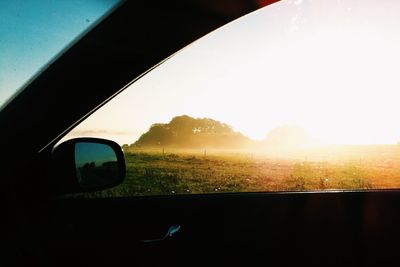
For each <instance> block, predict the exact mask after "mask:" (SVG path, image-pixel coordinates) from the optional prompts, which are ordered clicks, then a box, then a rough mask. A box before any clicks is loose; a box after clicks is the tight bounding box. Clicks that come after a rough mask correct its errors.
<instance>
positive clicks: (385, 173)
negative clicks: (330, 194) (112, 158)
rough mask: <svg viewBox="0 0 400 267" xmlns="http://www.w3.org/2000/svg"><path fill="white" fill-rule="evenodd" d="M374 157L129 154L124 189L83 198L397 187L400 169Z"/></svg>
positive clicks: (188, 152)
mask: <svg viewBox="0 0 400 267" xmlns="http://www.w3.org/2000/svg"><path fill="white" fill-rule="evenodd" d="M396 151H397V150H396ZM350 152H351V153H347V154H349V155H353V154H354V150H351V151H350ZM309 154H310V153H309ZM375 154H376V153H375ZM375 154H374V153H369V154H368V157H364V158H363V159H360V158H359V155H358V154H357V156H356V157H345V156H343V155H341V156H340V158H336V159H334V158H332V159H329V160H327V159H326V158H324V159H323V160H318V158H316V157H312V156H311V157H310V158H311V159H310V160H304V158H305V157H304V155H302V156H299V155H297V159H296V158H287V159H285V158H272V157H268V156H265V155H264V156H260V155H256V156H253V154H250V153H244V152H242V153H240V152H232V151H230V152H218V151H213V152H212V153H210V151H208V152H207V153H206V154H204V151H200V150H199V151H191V150H171V151H169V152H164V153H163V152H161V151H160V150H150V149H148V150H143V149H142V150H139V149H136V150H134V149H131V150H129V151H126V152H125V160H126V165H127V175H126V179H125V181H124V183H123V184H122V185H120V186H117V187H115V188H112V189H108V190H104V191H102V192H95V193H90V194H84V195H85V196H89V197H119V196H142V195H173V194H200V193H220V192H264V191H273V192H277V191H310V190H352V189H374V188H376V189H381V188H400V165H399V164H398V163H397V161H395V160H388V159H387V157H385V160H383V159H382V158H379V157H376V155H375ZM310 155H311V154H310ZM393 155H397V154H393ZM393 155H392V156H393ZM364 156H365V155H364ZM298 158H303V159H302V160H299V159H298ZM355 158H358V159H357V160H356V159H355ZM396 160H397V158H396Z"/></svg>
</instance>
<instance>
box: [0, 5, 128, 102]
mask: <svg viewBox="0 0 400 267" xmlns="http://www.w3.org/2000/svg"><path fill="white" fill-rule="evenodd" d="M119 2H121V1H119V0H88V1H81V0H68V1H53V0H2V1H0V69H1V72H0V108H1V107H2V106H3V105H4V104H5V103H6V102H7V100H8V99H9V98H10V97H11V96H12V95H13V94H15V93H16V92H17V91H18V89H19V88H21V87H23V86H24V84H25V83H28V82H29V80H30V79H33V77H35V76H36V75H37V74H38V73H40V72H41V71H43V70H44V69H45V68H46V67H47V65H48V64H49V62H51V61H52V60H53V59H54V58H56V57H57V55H59V54H60V53H62V52H61V51H63V50H64V49H66V48H67V47H69V46H70V44H71V43H72V42H74V40H76V39H79V36H81V35H82V34H83V33H84V32H85V31H86V30H88V29H89V28H91V27H93V26H94V25H95V24H96V23H98V22H99V20H101V19H102V18H103V17H104V16H105V15H106V14H108V12H109V11H110V10H112V9H113V8H114V7H115V6H116V5H117V4H118V3H119Z"/></svg>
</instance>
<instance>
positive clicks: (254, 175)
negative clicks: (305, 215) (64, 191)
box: [64, 0, 400, 196]
mask: <svg viewBox="0 0 400 267" xmlns="http://www.w3.org/2000/svg"><path fill="white" fill-rule="evenodd" d="M399 11H400V3H399V2H398V1H357V0H351V1H315V0H304V1H301V0H296V1H281V2H278V3H276V4H273V5H271V6H268V7H266V8H263V9H260V10H258V11H256V12H254V13H252V14H250V15H247V16H245V17H242V18H240V19H238V20H236V21H234V22H232V23H230V24H228V25H226V26H224V27H222V28H220V29H218V30H216V31H214V32H212V33H210V34H208V35H207V36H205V37H204V38H202V39H200V40H198V41H196V42H194V43H193V44H191V45H190V46H188V47H186V48H185V49H183V50H181V51H179V52H178V53H177V54H176V55H174V56H173V57H172V58H170V59H169V60H167V61H165V62H164V63H163V64H161V65H160V66H158V67H157V68H155V69H154V70H152V71H151V72H149V73H148V74H146V75H145V76H143V77H142V78H140V79H139V80H137V81H136V82H134V83H133V84H131V85H130V86H129V87H128V88H127V89H126V90H124V91H123V92H121V93H120V94H119V95H118V96H116V97H115V98H114V99H112V100H111V101H110V102H109V103H107V104H106V105H104V106H103V107H102V108H100V109H99V110H98V111H96V112H95V113H94V114H92V115H91V116H90V117H89V118H88V119H86V120H85V121H83V122H82V123H81V124H80V125H78V126H77V127H76V128H75V129H74V130H73V131H71V132H70V133H69V134H68V135H67V136H66V137H65V138H64V140H65V139H69V138H73V137H77V136H80V137H81V136H87V137H100V138H107V139H112V140H114V141H116V142H119V143H120V145H121V146H122V148H123V149H124V153H125V157H126V163H127V178H126V181H125V183H124V184H123V185H121V186H119V187H116V188H114V189H110V190H106V191H103V192H97V193H94V194H92V196H135V195H159V194H191V193H218V192H277V191H313V190H354V189H356V190H359V189H362V190H365V189H393V188H399V187H400V162H399V160H400V124H399V123H398V120H397V116H398V114H399V111H400V105H398V99H399V97H398V88H399V86H400V80H399V78H398V75H397V65H398V62H400V52H399V49H398V47H399V45H400V27H398V26H399V22H400V21H399V20H400V16H398V14H399Z"/></svg>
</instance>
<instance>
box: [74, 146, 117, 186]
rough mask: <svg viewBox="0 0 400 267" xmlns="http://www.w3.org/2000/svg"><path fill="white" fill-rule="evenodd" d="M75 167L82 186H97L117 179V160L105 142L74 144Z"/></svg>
mask: <svg viewBox="0 0 400 267" xmlns="http://www.w3.org/2000/svg"><path fill="white" fill-rule="evenodd" d="M75 167H76V173H77V179H78V182H79V184H80V185H81V186H82V187H99V186H105V185H110V184H113V183H115V182H116V181H117V180H118V172H119V169H118V160H117V156H116V153H115V151H114V150H113V149H112V147H110V146H108V145H106V144H98V143H90V142H78V143H76V144H75Z"/></svg>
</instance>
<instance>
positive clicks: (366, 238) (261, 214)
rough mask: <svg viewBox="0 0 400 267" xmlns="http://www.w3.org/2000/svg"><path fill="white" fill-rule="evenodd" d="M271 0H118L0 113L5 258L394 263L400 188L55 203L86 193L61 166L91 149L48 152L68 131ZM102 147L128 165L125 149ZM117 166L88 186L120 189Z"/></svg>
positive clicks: (34, 261)
mask: <svg viewBox="0 0 400 267" xmlns="http://www.w3.org/2000/svg"><path fill="white" fill-rule="evenodd" d="M274 2H276V1H274V0H271V1H268V0H267V1H256V0H254V1H253V0H250V1H246V0H234V1H228V0H222V1H208V0H206V1H200V0H195V1H155V2H154V1H147V2H146V1H140V2H137V1H123V2H122V3H121V4H119V5H118V6H117V7H115V9H114V10H113V12H111V13H110V14H109V15H108V16H107V17H106V18H105V19H103V20H102V21H101V22H100V23H99V24H98V25H96V26H95V27H94V28H93V29H92V30H90V31H89V32H88V33H86V34H85V35H84V36H82V37H81V38H80V39H79V40H78V41H77V42H76V43H75V44H74V45H73V46H71V47H70V48H69V49H68V50H67V51H64V52H63V53H62V54H61V55H60V56H59V57H58V58H57V60H55V61H54V62H52V63H51V65H49V66H48V67H47V68H46V69H45V70H44V71H43V72H41V73H40V75H38V76H37V77H35V79H33V80H32V81H30V83H28V84H27V85H26V86H25V88H24V89H23V90H22V91H20V93H19V94H18V95H16V96H15V97H14V99H13V100H12V101H10V102H9V103H8V104H7V105H6V106H5V107H3V109H2V110H1V112H0V127H1V129H2V135H1V136H2V138H1V139H0V147H1V148H2V152H3V157H2V162H3V164H2V166H3V168H2V170H3V174H2V179H1V182H2V185H1V186H0V188H1V189H0V190H1V195H2V220H1V226H2V229H3V230H2V231H3V233H2V235H1V236H2V238H1V242H2V257H1V258H2V261H4V264H14V265H61V266H64V265H65V266H67V265H68V266H70V265H125V264H126V265H130V266H163V265H165V266H170V265H171V266H190V265H211V266H213V265H224V266H228V265H266V266H277V265H278V266H281V265H285V266H287V265H291V264H296V265H303V264H318V265H324V266H347V265H353V266H354V265H357V266H358V265H386V264H395V262H396V260H397V258H398V257H397V248H398V241H399V240H400V230H399V227H398V225H399V224H400V216H399V213H398V207H399V205H400V194H399V192H398V190H396V189H393V190H347V191H342V190H336V191H335V190H333V191H312V192H277V193H273V192H251V193H221V194H193V195H175V196H168V195H165V196H138V197H123V198H63V197H60V196H62V192H83V191H85V190H84V189H82V188H81V187H79V186H78V185H77V184H73V183H72V182H71V180H70V177H72V176H74V175H75V171H76V170H75V169H74V167H73V166H72V165H71V166H70V165H68V166H67V165H65V164H64V163H66V162H67V161H68V160H70V159H71V157H72V156H71V155H72V152H71V151H72V150H71V149H72V145H76V143H78V142H82V143H83V144H84V145H85V144H86V145H87V146H90V144H94V143H93V142H95V141H94V140H89V139H87V140H86V139H83V140H75V141H74V142H75V143H74V142H71V143H70V144H66V145H65V146H64V147H58V150H57V149H55V145H56V144H57V142H59V141H60V139H61V138H62V137H63V136H64V135H65V134H66V133H68V132H69V131H70V130H71V129H72V128H73V127H75V126H76V125H78V124H79V123H80V122H81V121H83V120H84V119H85V118H87V117H88V116H89V115H90V114H92V113H93V112H94V111H95V110H97V109H98V108H99V107H101V106H102V105H104V104H105V103H107V102H108V101H109V100H110V99H112V98H113V97H114V96H115V95H116V94H118V93H119V92H121V91H122V90H123V89H124V88H126V86H127V85H129V84H131V83H132V82H134V81H135V79H136V78H137V77H140V76H141V75H143V74H144V73H146V72H147V71H148V70H149V69H152V68H153V67H154V66H156V65H157V64H159V63H160V62H162V61H163V60H164V59H166V58H168V57H169V56H171V55H172V54H174V53H175V52H177V51H178V50H180V49H182V48H183V47H185V46H187V45H189V44H190V43H192V42H193V41H195V40H196V39H198V38H200V37H202V36H204V35H205V34H207V33H209V32H211V31H213V30H215V29H217V28H219V27H220V26H222V25H225V24H226V23H228V22H230V21H233V20H235V19H236V18H239V17H241V16H243V15H245V14H248V13H250V12H252V11H254V10H257V9H259V8H261V7H263V6H267V5H269V4H273V3H274ZM21 140H22V141H21ZM98 142H99V144H100V143H101V144H103V145H105V144H107V145H110V147H112V149H113V150H110V151H112V152H109V151H108V150H107V151H106V149H105V148H104V151H106V152H104V153H114V152H113V151H115V153H116V155H117V156H116V158H118V164H119V165H118V168H119V170H125V165H123V164H122V162H123V159H122V157H123V156H121V155H122V154H121V151H120V148H119V146H116V145H115V143H104V140H98ZM88 144H89V145H88ZM22 153H23V154H22ZM21 155H23V156H21ZM54 155H56V156H54ZM57 160H58V161H57ZM116 160H117V159H116ZM68 162H69V161H68ZM63 164H64V165H63ZM68 164H70V163H68ZM66 166H67V167H66ZM110 166H111V165H110ZM82 168H84V167H82ZM110 168H116V167H115V166H114V165H113V166H111V167H110ZM123 172H124V171H120V173H118V175H117V176H115V180H114V181H113V182H112V183H111V184H107V185H106V183H107V182H105V183H104V184H103V185H99V186H98V187H96V188H95V187H93V188H92V189H91V190H92V191H94V190H99V189H101V188H102V186H103V187H104V188H105V187H110V186H113V185H115V184H118V183H120V182H121V179H123V176H124V173H123ZM80 174H81V175H82V176H84V175H85V174H84V173H83V171H81V172H80ZM55 177H57V178H55ZM79 179H80V178H79ZM82 179H84V178H82ZM88 179H89V180H90V178H88ZM54 180H57V181H58V182H57V184H56V185H55V184H54V183H52V181H53V182H54ZM87 186H88V187H90V181H89V182H88V185H87Z"/></svg>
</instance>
